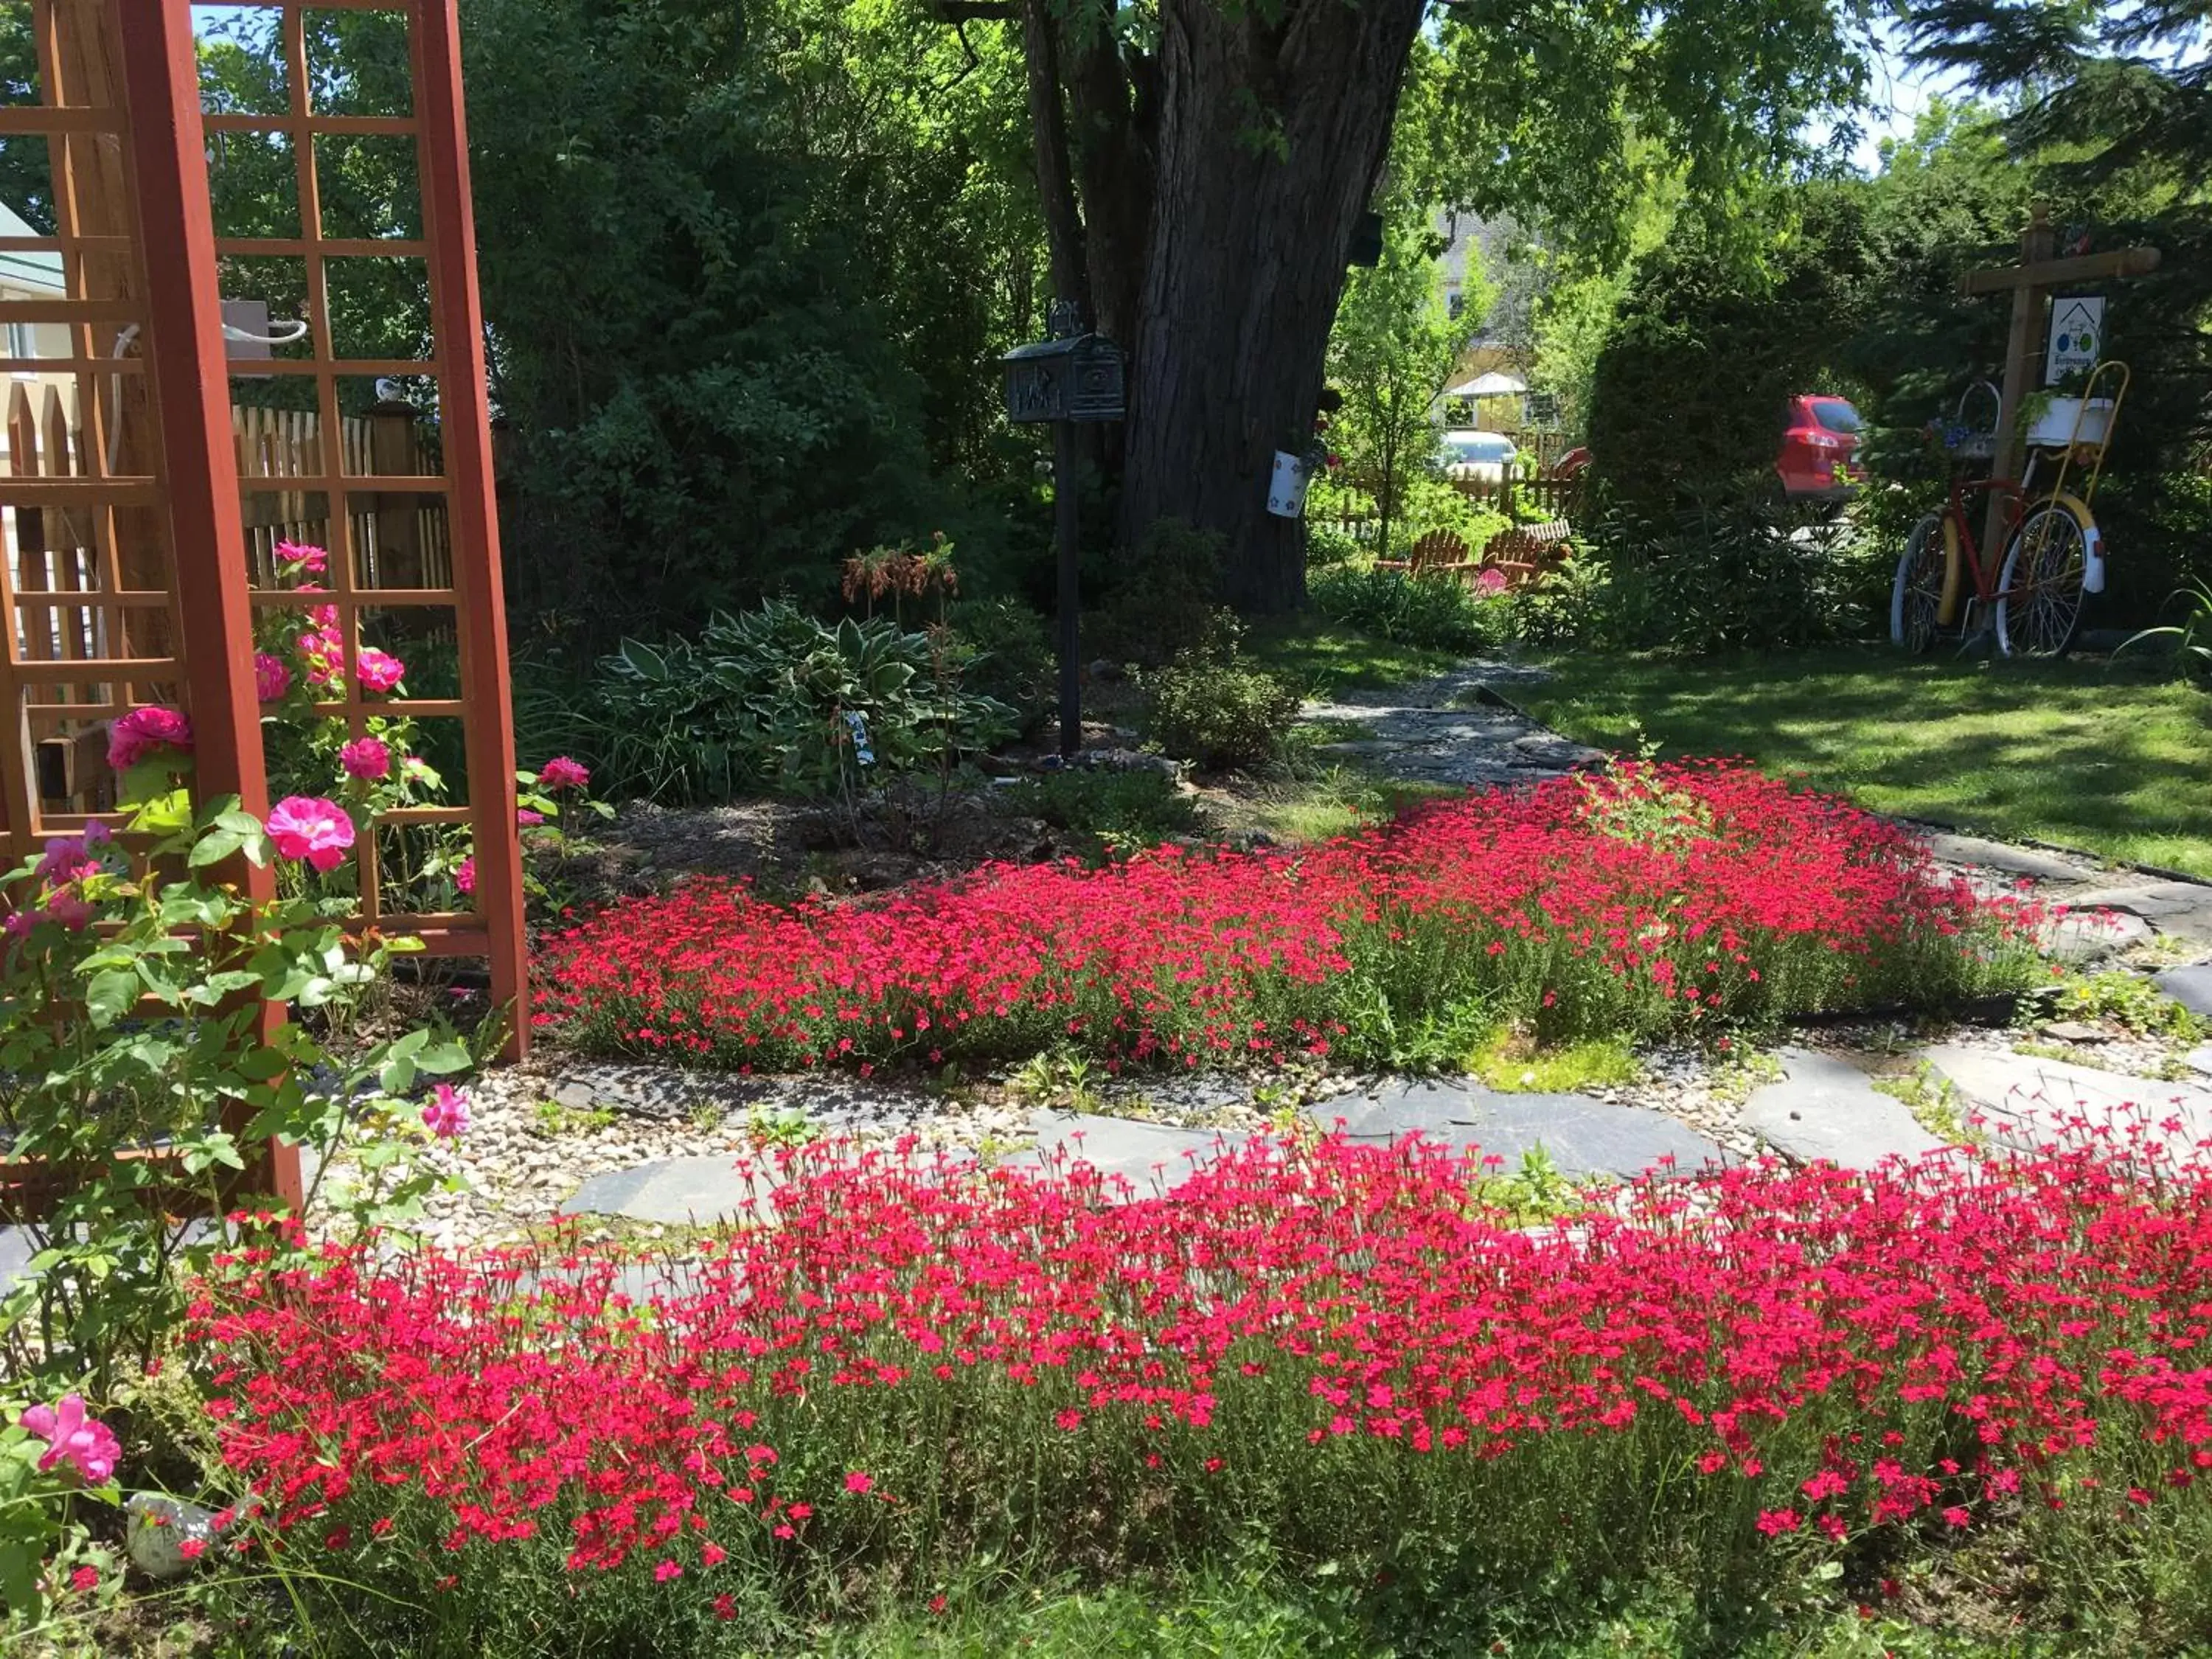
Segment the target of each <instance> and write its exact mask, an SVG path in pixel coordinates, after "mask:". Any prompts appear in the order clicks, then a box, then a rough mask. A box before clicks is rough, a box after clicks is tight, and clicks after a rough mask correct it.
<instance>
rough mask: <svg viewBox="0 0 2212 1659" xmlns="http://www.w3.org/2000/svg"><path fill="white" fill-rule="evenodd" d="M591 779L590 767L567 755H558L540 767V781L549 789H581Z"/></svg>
mask: <svg viewBox="0 0 2212 1659" xmlns="http://www.w3.org/2000/svg"><path fill="white" fill-rule="evenodd" d="M590 781H592V774H591V771H590V769H588V768H587V767H586V766H585V765H584V764H583V763H581V762H580V761H573V760H570V759H569V758H568V757H567V756H566V755H556V756H554V757H553V758H552V759H551V760H550V761H547V762H546V763H545V764H544V765H543V766H541V767H539V768H538V782H540V783H542V784H544V786H545V787H547V788H548V789H581V788H582V787H584V786H585V785H586V784H587V783H589V782H590Z"/></svg>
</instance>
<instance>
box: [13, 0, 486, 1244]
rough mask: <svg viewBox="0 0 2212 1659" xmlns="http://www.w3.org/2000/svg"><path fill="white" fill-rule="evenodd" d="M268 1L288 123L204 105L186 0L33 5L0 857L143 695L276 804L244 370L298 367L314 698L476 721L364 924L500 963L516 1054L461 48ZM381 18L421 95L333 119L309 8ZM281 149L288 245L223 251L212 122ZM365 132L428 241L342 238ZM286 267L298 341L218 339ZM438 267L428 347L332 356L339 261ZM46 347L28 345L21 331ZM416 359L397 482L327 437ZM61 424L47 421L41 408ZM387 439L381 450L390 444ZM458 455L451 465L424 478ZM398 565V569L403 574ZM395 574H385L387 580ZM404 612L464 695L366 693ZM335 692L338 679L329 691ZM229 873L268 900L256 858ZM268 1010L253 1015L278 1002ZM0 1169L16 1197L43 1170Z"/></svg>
mask: <svg viewBox="0 0 2212 1659" xmlns="http://www.w3.org/2000/svg"><path fill="white" fill-rule="evenodd" d="M246 3H248V4H252V5H255V6H257V7H259V8H260V9H264V10H267V11H270V12H273V13H274V14H276V25H277V38H278V40H280V41H281V42H282V49H283V59H284V67H285V76H284V83H285V88H286V95H287V99H288V106H287V107H286V108H284V109H283V110H282V111H280V112H273V113H239V112H220V113H203V112H202V109H201V94H200V89H199V76H198V71H197V56H196V47H195V42H194V38H193V28H192V18H191V5H190V4H189V3H186V0H33V3H32V14H33V22H34V27H35V31H36V35H37V41H38V50H39V92H40V101H39V102H38V103H37V104H35V105H30V104H25V105H18V106H9V107H4V108H0V140H5V141H13V142H21V141H22V140H24V139H26V138H31V137H38V138H43V140H44V141H45V143H46V149H47V154H48V157H49V160H50V161H51V171H52V206H53V213H54V216H55V221H56V224H55V233H54V234H52V235H30V236H23V235H15V236H0V256H4V255H16V256H26V255H28V256H35V259H34V260H22V261H19V263H20V264H26V265H31V266H33V268H34V269H36V268H38V267H39V266H40V265H42V266H43V269H44V270H46V272H47V273H50V275H51V279H52V280H51V281H50V282H48V283H46V284H45V286H46V287H47V288H48V289H51V290H52V297H46V296H41V297H36V298H18V297H14V295H11V294H9V293H8V292H6V291H5V290H4V289H0V324H5V325H9V327H8V330H7V341H8V344H7V345H6V347H5V349H6V351H7V352H8V353H9V356H5V357H0V369H4V370H5V371H7V372H8V373H9V374H10V375H11V376H13V377H15V380H16V382H17V385H16V386H15V403H14V404H11V416H16V415H19V414H21V411H22V410H27V409H29V407H30V403H29V400H28V399H27V398H25V397H24V396H23V392H24V390H25V386H26V384H36V385H38V386H40V398H39V403H40V416H39V417H37V418H10V419H9V422H8V425H7V435H8V439H9V443H8V449H9V453H8V456H7V461H6V464H5V465H4V466H0V531H4V538H0V539H4V547H0V620H4V623H5V624H6V626H5V637H4V647H5V648H4V651H0V703H3V704H4V707H5V708H6V709H7V711H8V719H9V725H8V727H7V730H6V732H5V733H4V735H0V860H4V861H5V865H6V866H13V865H14V864H15V863H17V862H19V861H20V860H21V859H22V858H23V857H24V856H25V855H26V854H27V853H28V852H30V851H32V850H34V849H35V848H36V847H37V846H38V844H39V843H40V841H41V840H42V838H44V837H46V836H51V835H58V834H64V833H67V832H69V831H71V830H74V829H80V828H82V825H83V824H84V823H86V822H87V821H88V818H89V817H96V816H99V815H100V809H101V808H102V807H103V806H104V805H112V798H111V797H108V796H105V795H103V794H102V793H101V792H102V788H103V787H104V780H103V779H102V778H101V777H100V769H101V761H100V750H101V748H102V746H103V744H102V734H103V733H104V729H105V726H106V722H107V721H109V720H112V719H113V718H115V717H116V716H117V715H118V714H122V713H123V712H125V710H126V709H128V708H131V707H134V706H137V705H139V704H142V703H147V702H182V703H183V704H184V705H185V707H186V708H187V709H188V711H189V712H190V714H191V720H192V725H193V731H194V739H195V763H196V774H195V775H196V780H197V781H196V788H197V790H198V791H199V792H201V793H203V794H204V795H207V796H214V795H222V794H231V793H235V794H237V795H238V796H240V799H242V801H243V802H244V803H245V805H246V807H247V809H248V810H249V811H255V812H257V813H261V812H265V811H266V809H267V806H268V804H269V803H268V784H267V777H266V773H265V770H264V760H263V753H262V745H261V728H260V714H259V707H258V701H257V695H256V690H255V684H254V674H253V662H252V658H253V647H252V618H253V616H254V614H255V612H256V609H257V607H268V606H285V607H296V606H299V605H304V604H306V603H307V599H305V598H303V597H302V596H301V595H298V594H296V593H292V592H284V591H282V590H279V589H277V588H275V587H273V586H267V587H256V586H253V584H252V579H251V577H250V575H249V570H248V559H247V553H246V531H245V527H244V517H243V514H242V512H241V489H246V490H252V489H254V487H255V486H256V485H257V484H259V485H261V486H262V487H263V488H264V489H266V487H267V481H266V480H264V479H261V478H258V477H252V476H248V477H246V478H245V480H244V481H243V483H241V477H240V465H239V455H238V453H237V447H236V444H235V442H234V435H233V416H232V410H231V407H230V404H231V394H230V385H231V381H230V377H231V375H232V374H233V373H234V372H244V373H249V374H256V375H270V374H284V375H298V376H304V377H306V378H307V380H308V381H309V382H310V384H311V385H312V386H313V393H314V399H315V405H316V419H315V421H314V422H313V428H314V429H319V433H320V434H321V435H322V436H321V441H320V443H319V464H318V465H317V466H316V468H315V469H314V470H313V471H310V472H308V473H306V474H304V475H295V476H288V477H285V478H284V479H283V488H284V490H285V491H286V493H287V494H288V495H292V496H294V497H295V499H300V500H305V501H316V502H319V503H320V504H321V506H322V508H323V517H324V519H325V523H326V526H327V531H328V534H327V536H326V538H325V542H326V545H327V546H328V547H329V549H330V552H331V560H330V569H329V574H328V576H327V578H326V580H327V582H328V586H330V588H331V590H332V591H331V592H328V593H320V594H316V595H314V596H313V599H314V601H315V602H316V603H328V604H333V605H336V607H337V611H338V613H339V632H340V635H341V637H342V638H343V642H344V651H345V663H344V672H343V675H341V676H340V677H339V678H338V680H337V684H335V685H334V686H333V687H332V688H331V701H329V702H325V703H321V704H319V705H318V707H319V712H321V713H322V714H325V715H326V716H335V717H337V718H342V719H343V720H345V721H346V722H347V723H348V726H349V734H351V735H358V734H359V733H360V732H361V731H362V721H363V720H364V719H365V718H366V717H367V715H368V714H371V713H390V714H414V715H416V716H419V717H424V718H428V719H438V718H457V719H458V720H459V721H460V724H461V731H462V735H463V738H464V742H465V752H466V757H467V793H468V805H466V806H453V807H423V808H413V809H407V810H404V811H394V812H391V813H388V814H386V815H384V817H383V818H382V819H381V820H380V826H379V829H378V831H377V832H375V833H372V834H370V835H368V836H363V837H362V840H361V842H360V844H359V845H357V846H356V849H355V857H356V861H357V866H358V871H359V875H360V889H361V893H362V903H361V910H360V915H359V918H358V920H359V921H360V922H361V924H362V925H363V926H374V927H380V928H382V929H383V930H385V931H386V932H387V933H397V932H406V933H415V934H416V935H418V936H419V937H420V938H422V940H423V941H424V943H425V945H427V946H428V949H429V950H430V951H433V952H435V953H438V954H444V955H453V956H477V957H487V958H489V969H490V978H491V990H492V995H493V998H494V1000H495V1001H496V1002H499V1003H501V1004H505V1005H507V1006H511V1007H512V1008H513V1011H514V1013H515V1017H516V1018H515V1024H514V1036H513V1049H514V1050H515V1051H517V1052H519V1051H520V1048H522V1046H523V1045H524V1044H525V1043H526V1042H527V1041H528V1031H529V1022H528V1017H527V1011H526V1008H524V1007H523V1006H522V1001H521V999H522V997H523V994H524V987H525V980H524V969H523V939H522V879H521V864H520V848H519V847H518V844H517V841H516V833H515V787H514V733H513V720H512V716H511V714H510V710H509V704H508V699H507V637H506V621H505V616H504V612H503V611H502V608H501V581H500V559H499V539H498V524H497V518H496V513H495V505H494V500H493V494H492V472H491V435H490V428H489V411H488V409H487V407H486V396H485V389H484V355H483V319H482V314H481V311H480V308H479V306H478V301H477V273H476V247H475V232H474V225H473V219H472V214H471V206H470V200H469V180H468V149H467V141H466V134H465V125H464V117H463V108H462V95H461V79H460V50H459V34H458V29H457V24H456V18H455V5H454V0H312V3H302V0H246ZM335 11H349V12H381V13H384V14H386V15H387V16H389V17H390V18H392V20H393V21H394V22H395V23H396V24H397V23H404V27H405V29H406V31H407V37H408V52H409V65H410V74H411V82H412V100H411V102H412V107H411V108H410V109H408V110H406V111H404V112H399V113H385V114H376V115H364V114H356V113H343V112H319V111H318V110H317V109H316V107H315V106H314V101H313V97H314V87H315V79H314V76H313V75H312V74H311V70H312V69H313V65H312V64H311V63H310V61H309V42H310V40H311V39H312V38H313V37H312V35H311V32H310V27H309V23H310V19H311V18H312V17H313V15H315V14H318V13H325V14H326V13H330V12H335ZM223 132H248V133H255V134H262V135H274V136H275V137H276V142H280V143H282V144H283V146H284V148H285V149H289V152H290V153H291V155H293V156H294V158H295V163H296V184H297V190H298V195H299V234H298V235H297V236H294V237H286V238H277V239H264V238H257V239H252V240H246V239H240V238H221V237H218V236H217V235H216V226H215V220H214V216H213V211H212V208H211V204H210V191H209V178H208V167H209V157H210V149H209V143H210V139H209V135H210V133H215V134H220V133H223ZM366 136H374V137H383V138H386V139H394V140H398V139H408V140H411V141H412V145H413V151H414V158H415V162H416V173H417V177H418V179H419V185H420V191H421V197H422V233H421V234H420V236H419V237H405V238H402V237H390V238H386V237H374V238H359V237H354V238H343V237H337V236H331V235H326V234H325V215H324V212H323V209H322V195H321V191H320V188H319V166H320V163H321V160H322V155H323V154H324V151H325V145H326V143H328V142H330V141H331V140H339V141H343V140H345V139H350V138H359V137H366ZM270 257H276V258H284V259H287V260H294V261H298V262H300V263H301V264H303V265H304V268H305V272H306V277H307V282H306V296H307V300H306V312H307V316H306V319H305V320H306V321H307V325H308V331H307V338H308V342H309V343H310V345H311V347H312V353H311V355H309V356H304V357H298V358H292V357H284V356H277V357H260V358H255V359H252V360H251V361H242V360H233V359H232V358H231V357H230V356H229V355H228V349H227V347H226V344H225V337H224V334H223V331H222V290H221V285H220V272H221V270H222V262H223V261H226V260H234V259H238V258H270ZM366 258H376V259H384V260H392V259H406V260H413V261H416V262H419V264H420V265H421V267H422V270H423V272H424V276H425V278H426V280H427V283H428V293H429V313H430V319H431V339H430V348H429V351H428V356H424V357H422V358H420V359H414V358H410V359H405V360H386V359H370V358H363V357H347V356H340V355H338V352H337V339H336V337H335V333H334V330H333V327H332V316H331V301H330V291H331V290H330V281H329V279H330V276H331V273H332V272H333V271H334V270H342V269H343V264H344V262H346V261H349V260H356V259H366ZM26 344H28V345H29V347H30V349H25V348H26ZM402 375H404V376H410V377H418V378H419V379H420V380H428V381H430V382H434V383H435V386H436V387H437V416H438V427H439V437H440V442H439V444H438V445H437V446H436V448H435V452H434V451H432V450H430V449H428V448H427V447H419V446H415V445H402V446H400V447H399V450H400V452H401V453H404V455H405V457H406V460H405V462H404V465H406V466H407V467H408V468H409V470H408V471H405V472H404V473H394V472H389V471H380V470H379V469H380V466H384V465H389V464H390V463H389V461H388V459H380V454H379V453H378V452H372V451H369V450H368V449H366V448H364V447H358V446H349V445H347V444H343V443H342V442H341V441H340V436H339V435H340V434H341V432H342V430H343V422H342V411H341V409H340V404H339V386H340V382H341V381H342V380H345V379H346V378H348V377H371V376H402ZM57 415H58V416H59V417H60V418H58V419H57V418H53V417H54V416H57ZM381 453H382V455H384V456H386V457H388V455H389V454H390V453H392V452H391V450H390V448H389V447H385V448H384V450H383V451H382V452H381ZM440 461H441V465H439V469H438V470H437V471H419V470H416V469H419V468H422V467H426V466H428V465H433V464H435V463H437V462H440ZM394 501H398V503H399V504H400V510H401V511H402V512H404V514H405V516H406V518H407V519H408V520H415V519H416V518H418V517H421V516H423V511H422V510H423V509H424V508H426V507H427V508H428V509H430V510H431V511H432V512H433V513H435V510H436V509H437V508H439V507H442V509H443V513H444V517H445V521H446V522H445V526H444V534H443V537H442V540H443V543H444V544H445V545H446V546H447V547H449V549H450V554H451V557H450V572H451V575H450V580H449V582H448V583H447V585H442V586H426V585H422V584H423V581H424V576H423V571H422V567H421V565H420V564H419V563H417V564H416V566H414V567H412V568H404V569H403V570H402V571H401V573H400V574H401V579H402V580H407V581H410V582H411V583H412V584H414V585H410V586H392V585H389V577H390V572H389V569H388V568H385V569H378V568H374V567H372V566H371V565H370V564H369V563H368V562H367V560H366V550H364V549H362V548H361V547H360V546H358V545H356V542H357V535H356V522H357V519H358V517H359V516H360V515H363V514H368V513H377V512H385V513H391V512H392V503H393V502H394ZM388 563H389V562H387V566H388ZM380 582H383V583H385V584H386V585H379V583H380ZM395 607H405V608H406V611H407V612H409V613H411V614H416V615H419V614H421V613H422V611H428V612H430V613H431V614H432V615H434V616H435V617H443V618H445V621H444V623H442V624H440V625H439V626H437V627H435V629H433V630H432V631H433V632H435V633H436V634H439V635H443V636H449V637H450V638H451V639H452V640H453V641H454V643H455V645H456V646H457V647H458V656H459V696H446V697H428V698H405V699H395V698H390V697H383V698H377V699H374V701H365V700H364V698H363V696H362V690H361V689H360V684H359V681H358V678H356V674H355V672H354V669H355V665H356V653H358V651H359V650H360V649H361V647H362V626H363V623H364V622H365V621H368V622H374V621H376V620H377V619H378V618H380V617H383V616H386V615H388V614H389V613H390V612H392V610H393V609H394V608H395ZM341 692H342V694H341ZM455 822H466V823H470V824H471V827H472V830H473V835H474V840H475V848H476V885H475V891H474V894H473V904H474V907H475V908H473V909H471V910H467V911H459V912H438V913H434V914H424V913H417V912H410V911H408V910H407V909H406V908H404V905H402V906H398V907H395V908H387V906H386V903H385V902H384V901H385V898H386V882H385V880H384V878H383V875H384V872H383V860H382V856H381V849H382V848H384V847H386V845H387V844H388V838H389V836H391V835H392V834H397V835H401V836H404V833H405V830H406V827H407V826H409V825H418V824H424V823H455ZM240 879H242V880H244V881H245V882H246V883H247V884H248V885H249V888H250V890H252V891H253V892H255V893H256V894H257V895H258V896H267V894H268V893H269V891H270V876H269V875H268V873H267V872H261V871H253V870H251V869H243V870H242V872H241V876H240ZM273 1015H274V1011H273V1010H264V1018H272V1017H273ZM20 1177H21V1171H20V1170H17V1171H11V1172H7V1178H0V1195H4V1196H5V1197H6V1198H7V1199H8V1200H9V1202H10V1204H11V1206H14V1207H18V1208H20V1207H21V1206H22V1205H24V1204H25V1203H26V1202H27V1201H28V1194H29V1193H30V1191H31V1188H33V1187H34V1186H36V1185H37V1182H36V1181H35V1180H27V1179H23V1178H20ZM250 1179H251V1181H252V1183H253V1185H255V1186H256V1187H258V1188H261V1189H263V1190H267V1191H270V1192H271V1193H273V1194H275V1195H276V1196H277V1197H278V1198H280V1199H282V1200H285V1201H287V1202H290V1203H295V1204H296V1203H297V1202H298V1201H299V1198H300V1185H299V1170H298V1164H297V1158H296V1154H295V1153H294V1152H291V1151H290V1150H289V1149H286V1148H283V1147H277V1146H271V1147H270V1148H267V1149H266V1151H265V1153H264V1158H263V1159H262V1161H261V1163H260V1165H259V1167H258V1169H257V1170H253V1171H252V1172H251V1174H250Z"/></svg>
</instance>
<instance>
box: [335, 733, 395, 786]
mask: <svg viewBox="0 0 2212 1659" xmlns="http://www.w3.org/2000/svg"><path fill="white" fill-rule="evenodd" d="M338 764H339V765H340V766H343V768H345V774H346V775H347V776H348V777H349V778H358V779H360V780H361V781H362V782H363V783H374V782H376V781H378V780H379V779H380V778H388V777H390V776H391V775H392V750H390V749H388V748H386V746H385V743H384V739H383V738H355V739H354V740H353V741H352V742H351V743H349V744H345V745H344V746H343V747H342V748H341V749H340V750H338Z"/></svg>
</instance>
